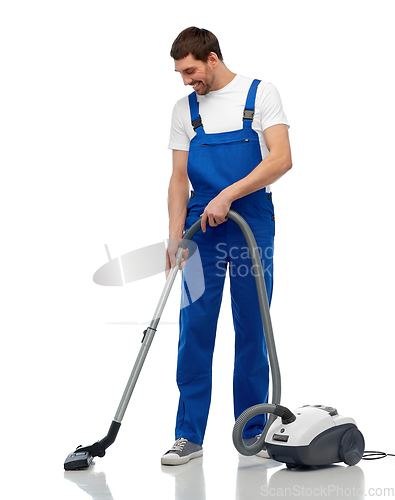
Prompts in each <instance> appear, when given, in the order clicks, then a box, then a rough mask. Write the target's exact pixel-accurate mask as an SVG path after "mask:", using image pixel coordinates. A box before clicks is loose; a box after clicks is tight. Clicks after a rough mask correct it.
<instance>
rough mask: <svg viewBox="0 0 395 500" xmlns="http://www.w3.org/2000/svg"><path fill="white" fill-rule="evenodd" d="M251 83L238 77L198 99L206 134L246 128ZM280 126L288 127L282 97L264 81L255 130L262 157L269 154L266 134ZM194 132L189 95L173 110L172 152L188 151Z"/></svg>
mask: <svg viewBox="0 0 395 500" xmlns="http://www.w3.org/2000/svg"><path fill="white" fill-rule="evenodd" d="M252 81H253V79H252V78H246V77H244V76H241V75H236V76H235V77H234V78H233V80H232V81H231V82H230V83H229V84H228V85H226V86H225V87H223V88H222V89H220V90H213V91H211V92H209V93H208V94H207V95H202V96H200V95H198V96H197V100H198V102H199V113H200V116H201V117H202V122H203V128H204V130H205V132H206V133H207V134H215V133H219V132H231V131H232V130H238V129H241V128H243V111H244V107H245V103H246V98H247V94H248V90H249V88H250V85H251V83H252ZM281 123H283V124H285V125H287V127H288V128H289V123H288V120H287V117H286V116H285V113H284V111H283V107H282V103H281V98H280V94H279V93H278V90H277V89H276V87H274V85H272V84H271V83H268V82H263V81H261V83H260V84H259V85H258V89H257V94H256V99H255V114H254V119H253V122H252V128H253V129H254V130H255V131H256V132H257V133H258V136H259V142H260V145H261V151H262V158H265V157H266V156H267V155H268V154H269V151H268V149H267V147H266V143H265V139H264V137H263V131H264V130H265V129H267V128H268V127H271V126H272V125H278V124H281ZM195 133H196V132H195V131H194V130H193V127H192V124H191V115H190V111H189V102H188V96H185V97H183V98H182V99H180V100H179V101H177V102H176V104H175V106H174V109H173V115H172V121H171V130H170V141H169V149H178V150H181V151H189V142H190V140H191V139H192V138H193V137H194V135H195Z"/></svg>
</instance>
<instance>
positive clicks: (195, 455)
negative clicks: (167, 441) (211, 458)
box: [161, 450, 203, 465]
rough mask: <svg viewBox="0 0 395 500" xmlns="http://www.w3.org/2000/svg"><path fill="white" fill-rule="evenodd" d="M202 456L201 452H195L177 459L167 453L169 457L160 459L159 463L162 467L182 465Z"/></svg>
mask: <svg viewBox="0 0 395 500" xmlns="http://www.w3.org/2000/svg"><path fill="white" fill-rule="evenodd" d="M171 455H173V456H171ZM202 455H203V450H199V451H195V452H194V453H190V454H189V455H187V456H185V457H179V456H178V455H177V454H176V453H169V455H165V456H163V457H162V458H161V463H162V465H182V464H186V463H188V462H189V461H190V460H192V459H193V458H198V457H201V456H202ZM174 457H177V458H174Z"/></svg>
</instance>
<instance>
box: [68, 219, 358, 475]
mask: <svg viewBox="0 0 395 500" xmlns="http://www.w3.org/2000/svg"><path fill="white" fill-rule="evenodd" d="M227 218H228V219H230V220H232V221H234V222H235V223H236V224H237V225H238V226H239V228H240V229H241V231H242V233H243V235H244V237H245V240H246V242H247V245H248V248H249V252H250V257H251V261H252V266H253V269H254V274H255V282H256V287H257V293H258V297H259V307H260V312H261V316H262V324H263V329H264V332H265V340H266V346H267V352H268V356H269V363H270V369H271V374H272V403H271V404H269V403H265V404H258V405H255V406H252V407H251V408H247V409H246V410H245V411H244V412H243V413H242V414H241V415H240V416H239V418H238V419H237V420H236V423H235V425H234V428H233V443H234V445H235V447H236V449H237V451H238V452H239V453H241V454H242V455H247V456H251V455H256V454H257V453H259V452H260V451H261V450H262V449H263V448H264V447H265V446H266V450H267V452H268V454H269V456H270V458H272V459H273V460H277V461H278V462H283V463H285V464H286V465H287V467H288V468H297V467H299V466H307V467H311V466H321V465H329V464H332V463H336V462H344V463H346V464H347V465H355V464H357V463H358V462H359V461H360V460H361V458H362V456H363V453H364V449H365V442H364V438H363V435H362V433H361V432H360V431H359V429H358V428H357V425H356V423H355V421H354V420H353V419H352V418H349V417H344V416H341V415H339V414H338V412H337V410H336V409H335V408H333V407H329V406H324V405H315V406H310V405H307V406H302V407H300V408H296V409H295V410H294V411H293V412H292V411H291V410H289V409H288V408H286V407H284V406H281V405H280V398H281V378H280V369H279V364H278V359H277V353H276V347H275V343H274V336H273V329H272V324H271V319H270V312H269V303H268V298H267V292H266V286H265V280H264V274H263V269H262V264H261V260H260V255H259V249H258V246H257V244H256V241H255V237H254V235H253V233H252V231H251V228H250V227H249V225H248V224H247V222H246V221H245V220H244V219H243V217H241V216H240V215H239V214H238V213H236V212H235V211H233V210H230V211H229V212H228V214H227ZM200 227H201V221H200V219H199V220H198V221H196V222H195V223H194V224H193V225H192V226H191V227H190V228H189V229H188V230H187V231H185V233H184V235H183V238H182V240H181V242H180V245H179V247H178V250H177V252H176V265H175V267H173V268H172V269H171V270H170V272H169V275H168V277H167V280H166V283H165V286H164V289H163V291H162V294H161V296H160V299H159V302H158V305H157V307H156V310H155V312H154V316H153V319H152V321H151V323H150V326H149V327H148V328H147V329H146V330H145V331H144V335H143V339H142V345H141V348H140V351H139V353H138V355H137V358H136V361H135V363H134V366H133V369H132V372H131V374H130V377H129V380H128V382H127V385H126V387H125V390H124V393H123V395H122V398H121V401H120V403H119V406H118V409H117V412H116V414H115V417H114V420H113V421H112V423H111V426H110V429H109V431H108V433H107V435H106V436H105V437H104V438H103V439H102V440H100V441H97V442H96V443H94V444H92V445H90V446H85V447H82V446H79V447H77V449H76V450H75V451H73V452H72V453H70V454H69V455H68V456H67V458H66V460H65V462H64V469H65V470H83V469H86V468H87V467H89V465H90V464H91V463H92V461H93V458H94V457H103V456H104V455H105V453H106V449H107V448H108V447H109V446H110V445H112V444H113V443H114V441H115V439H116V437H117V434H118V431H119V429H120V427H121V422H122V419H123V417H124V415H125V412H126V409H127V406H128V404H129V402H130V398H131V396H132V393H133V390H134V387H135V385H136V383H137V379H138V377H139V375H140V372H141V369H142V367H143V364H144V361H145V359H146V357H147V354H148V351H149V348H150V346H151V344H152V341H153V339H154V336H155V332H156V330H157V326H158V324H159V321H160V318H161V315H162V312H163V309H164V307H165V305H166V302H167V299H168V297H169V294H170V291H171V288H172V286H173V283H174V281H175V278H176V275H177V272H178V269H179V267H180V264H181V258H182V255H183V251H184V250H186V249H187V248H188V245H189V242H190V241H191V239H192V238H193V236H194V235H195V234H196V233H197V232H198V231H199V230H200ZM261 414H269V418H268V419H267V422H266V425H265V427H264V429H263V432H262V434H261V436H260V437H259V439H258V440H257V441H256V442H255V443H254V444H253V445H251V446H247V445H246V444H245V443H244V440H243V438H242V434H243V429H244V427H245V425H246V423H247V422H248V421H249V420H250V419H251V418H253V417H255V416H256V415H261ZM277 417H279V418H278V419H277Z"/></svg>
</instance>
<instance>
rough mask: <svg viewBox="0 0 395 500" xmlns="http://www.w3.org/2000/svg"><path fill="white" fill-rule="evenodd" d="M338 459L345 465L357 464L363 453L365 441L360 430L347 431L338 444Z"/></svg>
mask: <svg viewBox="0 0 395 500" xmlns="http://www.w3.org/2000/svg"><path fill="white" fill-rule="evenodd" d="M339 451H340V458H341V459H342V461H343V462H344V463H346V464H347V465H355V464H357V463H358V462H359V461H360V460H361V458H362V456H363V453H364V451H365V440H364V438H363V435H362V433H361V431H360V430H358V429H349V430H348V431H346V432H345V433H344V436H343V437H342V440H341V442H340V450H339Z"/></svg>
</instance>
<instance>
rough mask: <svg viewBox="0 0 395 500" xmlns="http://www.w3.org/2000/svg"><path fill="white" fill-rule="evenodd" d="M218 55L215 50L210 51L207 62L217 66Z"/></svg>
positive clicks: (213, 66)
mask: <svg viewBox="0 0 395 500" xmlns="http://www.w3.org/2000/svg"><path fill="white" fill-rule="evenodd" d="M218 61H219V59H218V56H217V54H216V53H215V52H210V54H209V56H208V58H207V64H209V65H210V66H211V67H212V68H215V67H216V66H217V65H218Z"/></svg>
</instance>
